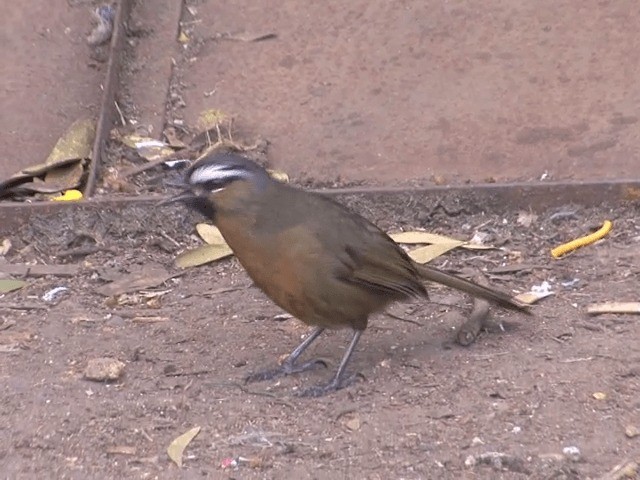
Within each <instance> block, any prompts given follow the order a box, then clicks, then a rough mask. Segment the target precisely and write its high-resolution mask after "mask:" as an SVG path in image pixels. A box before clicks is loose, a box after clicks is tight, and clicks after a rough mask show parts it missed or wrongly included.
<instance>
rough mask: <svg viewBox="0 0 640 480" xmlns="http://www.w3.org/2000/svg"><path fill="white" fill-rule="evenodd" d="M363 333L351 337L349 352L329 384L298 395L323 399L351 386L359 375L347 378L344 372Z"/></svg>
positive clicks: (306, 390)
mask: <svg viewBox="0 0 640 480" xmlns="http://www.w3.org/2000/svg"><path fill="white" fill-rule="evenodd" d="M362 332H363V330H354V331H353V337H351V343H350V344H349V348H347V351H346V352H344V355H343V356H342V360H341V361H340V365H339V366H338V370H336V374H335V375H334V376H333V378H332V379H331V381H330V382H329V383H327V384H326V385H316V386H313V387H310V388H307V389H305V390H302V391H301V392H300V393H299V394H298V395H299V396H301V397H321V396H322V395H325V394H326V393H329V392H334V391H336V390H340V389H341V388H344V387H347V386H349V385H351V384H352V383H353V382H354V381H355V380H356V378H357V377H358V376H359V375H358V374H354V375H348V376H345V374H344V372H345V370H346V368H347V364H348V363H349V360H350V359H351V355H353V352H354V350H355V349H356V345H357V344H358V340H360V336H361V335H362Z"/></svg>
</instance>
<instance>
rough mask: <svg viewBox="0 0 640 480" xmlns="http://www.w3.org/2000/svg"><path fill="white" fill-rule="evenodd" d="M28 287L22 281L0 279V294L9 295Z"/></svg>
mask: <svg viewBox="0 0 640 480" xmlns="http://www.w3.org/2000/svg"><path fill="white" fill-rule="evenodd" d="M25 285H28V283H27V282H25V281H24V280H13V279H11V278H0V293H9V292H13V291H14V290H19V289H21V288H22V287H24V286H25Z"/></svg>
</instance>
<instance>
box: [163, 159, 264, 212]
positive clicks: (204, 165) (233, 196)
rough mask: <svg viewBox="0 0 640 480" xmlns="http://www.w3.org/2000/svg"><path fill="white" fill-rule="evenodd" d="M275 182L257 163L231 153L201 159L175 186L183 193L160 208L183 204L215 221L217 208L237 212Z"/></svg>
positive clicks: (166, 201)
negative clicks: (170, 204) (177, 203)
mask: <svg viewBox="0 0 640 480" xmlns="http://www.w3.org/2000/svg"><path fill="white" fill-rule="evenodd" d="M271 181H272V180H271V179H270V177H269V174H268V173H267V171H266V170H265V169H264V168H262V167H261V166H259V165H258V164H257V163H255V162H253V161H251V160H249V159H248V158H245V157H243V156H241V155H238V154H236V153H231V152H224V153H214V154H212V155H207V156H205V157H202V158H201V159H199V160H198V161H196V163H194V164H193V165H192V166H191V167H190V168H189V169H188V170H187V171H186V173H185V175H184V178H183V181H182V182H181V183H178V184H173V185H172V186H176V187H179V188H181V189H182V192H181V193H179V194H177V195H174V196H173V197H170V198H169V199H167V200H164V201H162V202H160V205H166V204H169V203H175V202H183V203H184V204H185V205H187V206H188V207H191V208H194V209H195V210H198V211H199V212H200V213H202V214H203V215H205V216H207V217H210V218H211V219H213V217H214V215H215V211H216V210H218V209H221V208H222V209H225V208H226V209H237V208H239V207H242V205H246V204H248V203H249V202H250V201H251V200H252V198H251V197H252V196H255V195H257V194H259V192H260V191H261V190H262V189H263V188H264V187H265V186H266V185H267V184H268V183H269V182H271Z"/></svg>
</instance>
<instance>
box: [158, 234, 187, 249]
mask: <svg viewBox="0 0 640 480" xmlns="http://www.w3.org/2000/svg"><path fill="white" fill-rule="evenodd" d="M160 235H161V236H162V238H164V239H166V240H169V241H170V242H171V243H173V244H174V245H175V246H176V247H181V246H182V245H180V243H179V242H178V241H177V240H175V239H174V238H172V237H170V236H169V235H168V234H167V233H166V232H164V231H163V230H160Z"/></svg>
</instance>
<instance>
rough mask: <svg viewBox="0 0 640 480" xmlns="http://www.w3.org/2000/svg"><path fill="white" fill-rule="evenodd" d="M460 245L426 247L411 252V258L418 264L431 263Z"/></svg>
mask: <svg viewBox="0 0 640 480" xmlns="http://www.w3.org/2000/svg"><path fill="white" fill-rule="evenodd" d="M459 246H460V243H453V242H452V243H449V244H434V245H426V246H424V247H419V248H416V249H414V250H411V251H410V252H408V253H409V256H410V257H411V258H412V259H413V260H414V261H416V262H418V263H429V262H430V261H431V260H433V259H434V258H437V257H439V256H440V255H444V254H445V253H447V252H448V251H449V250H453V249H454V248H456V247H459Z"/></svg>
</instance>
